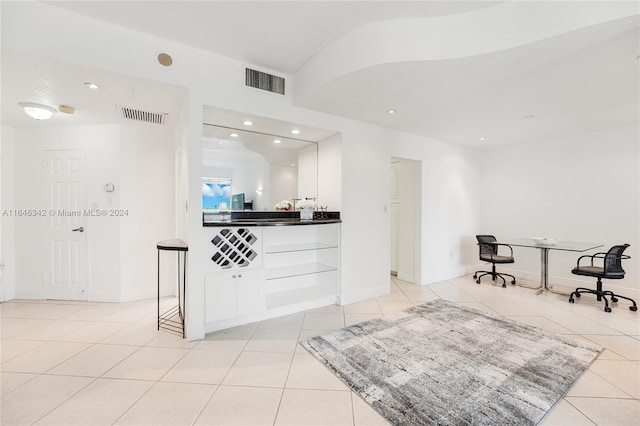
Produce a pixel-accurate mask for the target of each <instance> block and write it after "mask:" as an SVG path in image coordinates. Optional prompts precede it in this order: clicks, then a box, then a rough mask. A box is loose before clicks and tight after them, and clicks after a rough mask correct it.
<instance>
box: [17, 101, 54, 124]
mask: <svg viewBox="0 0 640 426" xmlns="http://www.w3.org/2000/svg"><path fill="white" fill-rule="evenodd" d="M19 105H20V106H21V107H22V109H23V110H24V112H25V113H26V114H27V115H28V116H29V117H31V118H33V119H35V120H48V119H50V118H51V116H52V115H53V114H55V112H56V109H55V108H52V107H50V106H48V105H41V104H35V103H33V102H20V104H19Z"/></svg>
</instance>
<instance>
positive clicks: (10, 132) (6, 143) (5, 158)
mask: <svg viewBox="0 0 640 426" xmlns="http://www.w3.org/2000/svg"><path fill="white" fill-rule="evenodd" d="M1 132H2V135H1V139H0V142H1V145H0V157H1V161H2V165H1V167H2V175H1V177H0V182H2V188H1V189H0V191H1V198H0V211H1V212H2V213H3V214H2V216H0V220H1V222H0V244H1V245H2V246H1V249H0V259H1V260H2V261H3V262H4V268H3V269H1V270H0V274H1V275H2V278H1V280H2V294H0V301H4V300H11V299H15V297H16V296H15V285H16V273H17V270H16V256H15V249H16V238H15V226H16V225H15V221H16V218H15V217H13V216H11V215H10V213H8V212H7V214H6V215H5V214H4V212H5V210H6V209H10V208H12V207H13V206H15V201H14V197H15V195H14V194H15V184H14V173H15V169H14V164H15V163H14V161H13V159H14V156H15V152H14V147H15V144H14V138H15V131H14V129H13V128H11V127H8V126H2V128H1Z"/></svg>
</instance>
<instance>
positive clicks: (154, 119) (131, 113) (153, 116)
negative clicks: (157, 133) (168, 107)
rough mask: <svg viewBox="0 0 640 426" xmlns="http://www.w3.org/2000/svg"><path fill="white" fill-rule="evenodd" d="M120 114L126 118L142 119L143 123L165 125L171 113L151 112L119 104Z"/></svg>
mask: <svg viewBox="0 0 640 426" xmlns="http://www.w3.org/2000/svg"><path fill="white" fill-rule="evenodd" d="M117 107H118V111H119V112H120V116H121V117H122V118H124V119H126V120H134V121H141V122H143V123H151V124H160V125H164V124H166V122H167V117H169V114H167V113H166V112H150V111H144V110H141V109H136V108H129V107H125V106H121V105H117Z"/></svg>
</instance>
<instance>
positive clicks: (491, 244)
mask: <svg viewBox="0 0 640 426" xmlns="http://www.w3.org/2000/svg"><path fill="white" fill-rule="evenodd" d="M478 245H479V246H498V249H497V250H496V256H497V255H498V253H497V252H498V250H499V247H500V246H506V247H509V251H510V255H509V256H510V257H513V248H512V247H511V246H510V245H509V244H502V243H498V242H495V243H478ZM489 254H490V255H491V258H492V259H493V252H491V253H489Z"/></svg>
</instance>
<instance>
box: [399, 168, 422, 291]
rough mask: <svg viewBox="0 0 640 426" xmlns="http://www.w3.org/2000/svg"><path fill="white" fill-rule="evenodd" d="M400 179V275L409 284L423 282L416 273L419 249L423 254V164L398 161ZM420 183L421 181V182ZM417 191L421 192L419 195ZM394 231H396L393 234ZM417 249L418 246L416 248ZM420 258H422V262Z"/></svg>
mask: <svg viewBox="0 0 640 426" xmlns="http://www.w3.org/2000/svg"><path fill="white" fill-rule="evenodd" d="M395 160H397V161H396V162H395V170H396V173H397V179H396V196H397V198H396V201H397V205H396V209H397V210H396V215H397V216H396V218H397V219H396V238H397V247H396V250H397V253H396V256H397V261H398V264H397V270H396V272H397V275H398V278H399V279H401V280H403V281H408V282H412V283H413V282H420V279H419V274H416V268H415V265H416V262H415V261H416V255H418V256H419V253H416V250H417V251H419V244H420V238H419V237H420V233H419V230H418V229H416V228H417V227H418V226H419V224H420V213H421V212H420V211H419V210H418V207H419V205H420V199H421V196H422V194H421V193H419V192H418V191H419V188H418V189H417V188H416V179H417V178H419V176H420V175H419V172H420V163H419V162H418V161H414V160H406V159H397V158H396V159H395ZM418 183H419V182H418ZM416 192H418V194H417V196H416ZM392 232H393V231H392ZM416 246H417V247H416ZM419 261H420V257H418V262H419Z"/></svg>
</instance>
